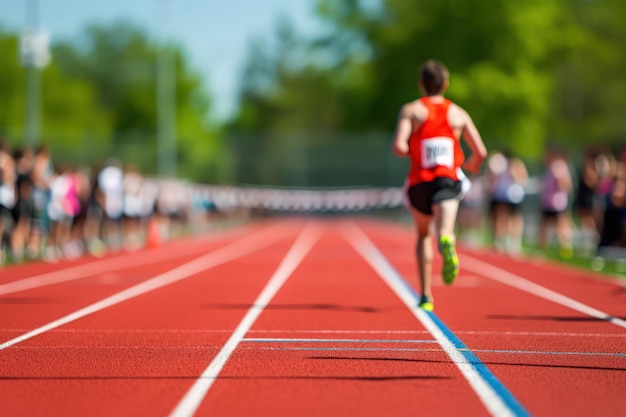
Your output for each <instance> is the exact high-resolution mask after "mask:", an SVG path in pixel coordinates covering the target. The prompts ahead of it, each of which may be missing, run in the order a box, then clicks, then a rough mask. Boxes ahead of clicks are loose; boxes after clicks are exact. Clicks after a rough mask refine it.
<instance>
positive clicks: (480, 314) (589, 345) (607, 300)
mask: <svg viewBox="0 0 626 417" xmlns="http://www.w3.org/2000/svg"><path fill="white" fill-rule="evenodd" d="M413 246H414V237H413V235H412V232H411V230H410V229H408V228H406V227H402V226H399V225H396V224H394V223H387V222H384V223H383V222H379V221H375V220H363V219H359V220H354V221H352V220H349V219H344V220H335V221H327V220H306V219H303V220H294V219H290V220H279V221H273V222H265V223H259V224H256V225H253V226H248V227H245V228H239V229H236V230H232V231H230V232H226V233H224V234H222V235H217V236H203V237H200V238H193V239H188V240H185V241H180V242H176V243H170V244H167V245H164V246H162V247H159V248H155V249H150V250H145V251H141V252H137V253H133V254H118V255H116V256H112V257H108V258H105V259H92V258H85V259H81V260H79V261H75V262H72V263H69V262H68V263H58V264H52V265H51V264H43V263H41V264H29V265H24V266H19V267H11V268H7V269H5V270H2V271H1V272H0V335H1V336H0V337H1V339H0V404H1V405H2V413H1V414H2V415H3V416H66V417H77V416H84V415H90V416H93V417H95V416H191V415H196V416H205V415H206V416H209V415H210V416H294V415H298V416H333V415H341V416H344V415H350V416H352V415H358V416H384V415H393V416H404V415H407V416H409V415H412V416H414V415H434V414H437V415H440V416H444V417H445V416H456V415H469V416H483V415H526V414H530V415H536V416H553V415H569V416H586V415H603V416H612V415H614V416H617V415H622V414H623V410H624V409H626V397H625V396H624V395H623V392H624V391H625V389H626V322H624V319H625V318H626V303H625V302H624V301H625V300H626V289H625V288H624V287H623V286H620V285H618V284H616V283H614V282H610V281H608V280H606V279H604V278H601V277H600V276H598V275H595V274H592V273H589V272H586V271H582V270H578V269H571V268H566V267H563V266H560V265H555V264H550V263H544V262H539V261H537V260H532V259H517V260H512V259H509V258H505V257H502V256H499V255H494V254H491V253H479V252H472V251H467V250H463V249H461V250H460V257H461V267H462V271H461V274H460V276H459V278H458V280H457V282H456V283H455V285H454V286H452V287H443V286H441V285H440V284H439V282H440V278H439V277H436V279H435V281H436V287H435V298H436V309H435V315H430V314H428V313H425V312H423V311H421V310H419V309H417V308H415V300H414V297H415V295H414V292H412V291H411V290H409V289H408V288H407V286H406V284H404V283H403V281H402V280H405V281H406V282H408V283H409V285H411V286H414V285H415V283H416V282H417V279H416V273H415V260H414V257H413ZM437 262H438V261H437ZM437 269H438V265H437V264H436V265H435V270H437ZM457 338H458V339H460V341H455V340H456V339H457ZM451 341H452V342H451ZM461 341H462V342H461ZM461 343H462V344H461ZM494 381H495V382H494Z"/></svg>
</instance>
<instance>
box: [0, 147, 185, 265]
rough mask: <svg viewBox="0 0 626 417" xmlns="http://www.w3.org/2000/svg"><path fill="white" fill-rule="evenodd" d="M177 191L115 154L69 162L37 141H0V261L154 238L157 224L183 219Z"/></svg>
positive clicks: (159, 230) (97, 251) (70, 254)
mask: <svg viewBox="0 0 626 417" xmlns="http://www.w3.org/2000/svg"><path fill="white" fill-rule="evenodd" d="M164 187H165V188H166V192H163V188H164ZM167 187H169V189H167ZM179 191H180V190H179V189H178V188H177V187H176V185H175V184H170V185H168V184H167V183H159V182H156V181H151V180H148V179H146V178H144V176H143V175H142V174H141V172H140V170H139V169H138V168H137V167H136V166H133V165H126V166H123V165H122V163H121V162H120V161H118V160H113V159H112V160H109V161H107V162H106V163H104V164H102V166H99V167H86V166H79V167H72V166H69V165H64V164H55V163H53V161H52V157H51V154H50V152H49V150H48V149H47V148H46V147H45V146H39V147H38V148H36V149H30V148H17V149H14V150H10V149H9V148H8V146H7V145H6V143H4V142H0V236H1V237H2V248H1V249H2V250H1V251H0V264H2V263H6V262H7V261H11V262H14V263H19V262H22V261H24V260H25V259H38V258H43V259H45V260H47V261H55V260H58V259H61V258H65V259H72V258H77V257H79V256H81V255H83V254H85V253H90V254H93V255H102V254H104V253H106V252H107V251H116V250H120V249H125V250H134V249H138V248H140V247H143V246H145V245H146V244H149V243H150V242H151V239H152V241H154V242H156V241H157V240H158V239H161V238H162V237H163V227H162V225H163V223H165V222H170V221H182V220H184V219H183V217H184V215H185V212H186V211H185V209H186V207H185V206H184V205H185V204H187V203H188V199H187V198H181V196H180V195H179ZM157 219H158V222H157V221H156V220H157Z"/></svg>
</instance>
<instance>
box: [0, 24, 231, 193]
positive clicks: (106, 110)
mask: <svg viewBox="0 0 626 417" xmlns="http://www.w3.org/2000/svg"><path fill="white" fill-rule="evenodd" d="M159 48H166V49H167V50H166V53H169V54H172V55H173V56H174V71H173V73H174V74H175V80H174V85H175V97H176V98H175V101H176V127H175V132H176V140H177V160H178V161H177V162H178V164H177V165H178V167H179V172H178V174H179V175H180V176H184V177H186V178H191V179H195V180H203V181H215V180H219V179H221V178H223V177H224V176H226V175H227V174H228V169H229V161H228V158H226V157H225V156H224V149H223V147H222V145H221V134H220V131H219V129H218V127H217V124H216V123H215V122H214V121H212V120H211V119H210V118H209V114H210V110H211V106H210V104H211V102H210V99H209V97H208V96H207V95H206V93H205V92H204V91H205V89H204V86H203V83H202V78H201V76H200V75H199V74H197V73H195V72H194V71H193V70H192V69H191V68H190V67H189V64H188V59H187V58H186V57H185V55H184V54H183V52H182V51H181V49H180V48H179V47H177V46H175V45H163V46H159V45H157V44H155V43H154V42H153V41H151V40H150V38H149V37H148V35H147V34H146V33H145V32H144V31H143V30H142V29H141V28H139V27H137V26H135V25H133V24H132V23H128V22H117V23H113V24H110V25H92V26H89V27H87V28H86V29H85V31H84V33H83V34H82V35H81V36H79V37H78V38H77V39H72V40H69V41H65V42H60V43H56V44H55V45H53V47H52V57H53V61H52V63H51V65H49V66H48V67H47V68H46V69H44V70H43V71H42V73H41V131H42V137H41V141H42V142H45V143H47V144H48V145H49V146H50V147H51V148H52V150H53V153H54V155H55V159H57V160H61V161H62V162H71V163H85V164H89V163H97V162H101V161H102V160H103V159H105V158H107V157H111V156H115V157H118V158H120V159H121V160H122V161H123V162H127V163H134V164H137V165H139V166H140V167H142V168H143V169H144V170H145V171H146V172H148V173H150V174H154V173H156V155H157V146H156V132H157V96H156V83H157V82H156V61H157V55H158V53H159ZM0 51H1V52H2V54H3V56H5V57H6V60H3V65H2V66H0V94H2V97H3V100H1V101H0V133H4V134H5V135H6V136H8V137H9V138H11V140H12V142H13V143H14V144H16V145H17V144H20V143H22V142H23V140H24V139H23V136H24V127H23V125H24V117H25V116H24V112H25V108H26V99H25V94H26V71H25V69H24V68H23V67H21V65H20V63H19V62H18V51H17V37H16V36H15V35H13V34H8V33H1V32H0Z"/></svg>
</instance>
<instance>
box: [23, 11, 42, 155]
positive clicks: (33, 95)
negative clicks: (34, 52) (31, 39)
mask: <svg viewBox="0 0 626 417" xmlns="http://www.w3.org/2000/svg"><path fill="white" fill-rule="evenodd" d="M26 26H27V27H26V30H27V31H32V33H37V31H38V30H39V0H28V1H27V2H26ZM26 72H27V78H26V127H25V131H24V139H25V144H26V146H33V145H35V144H36V143H37V142H38V141H39V135H40V133H41V132H40V106H41V103H40V101H41V97H40V92H41V82H40V73H39V68H38V67H37V65H35V63H34V62H32V63H30V65H28V66H27V67H26Z"/></svg>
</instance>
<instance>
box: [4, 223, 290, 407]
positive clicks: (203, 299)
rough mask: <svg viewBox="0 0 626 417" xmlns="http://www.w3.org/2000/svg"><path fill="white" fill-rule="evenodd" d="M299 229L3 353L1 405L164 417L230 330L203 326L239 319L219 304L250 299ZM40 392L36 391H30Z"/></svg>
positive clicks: (230, 323) (227, 324) (228, 323)
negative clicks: (211, 330)
mask: <svg viewBox="0 0 626 417" xmlns="http://www.w3.org/2000/svg"><path fill="white" fill-rule="evenodd" d="M293 227H294V226H293V225H291V226H288V227H287V229H285V230H286V231H287V233H286V234H284V235H283V236H282V238H280V239H277V242H276V243H275V244H273V245H269V246H268V247H267V248H265V249H260V250H259V251H257V252H251V253H249V254H247V255H246V256H243V257H242V258H241V259H236V260H233V261H231V262H227V263H224V264H222V265H218V266H215V267H214V268H213V269H211V270H210V271H207V272H200V273H198V274H196V275H195V276H192V277H189V278H188V279H185V280H184V281H179V282H177V283H176V284H175V285H170V286H168V287H164V288H160V289H156V290H154V291H152V292H149V293H146V294H143V295H142V296H141V297H137V298H133V299H129V300H127V301H125V302H123V303H120V304H117V305H114V306H111V307H109V308H107V309H104V310H102V311H99V312H97V313H95V314H92V315H89V316H85V317H83V318H82V319H80V320H77V321H74V322H71V323H68V324H66V325H65V326H63V327H61V328H58V331H54V330H52V331H49V332H46V333H44V334H42V335H39V336H38V337H37V338H33V339H31V340H28V341H25V342H23V343H21V344H18V345H16V346H13V347H11V348H9V349H5V350H4V351H0V362H1V363H2V367H1V368H0V369H2V371H0V372H2V375H1V376H0V385H3V389H2V390H0V392H1V394H0V402H2V403H3V405H6V406H5V407H4V410H5V411H6V412H7V413H8V415H27V416H37V415H42V416H43V415H49V412H50V410H51V409H53V410H55V413H57V415H64V416H78V415H86V414H89V415H167V413H168V412H169V411H170V410H171V409H172V408H173V407H174V405H175V404H176V402H177V401H178V400H179V399H180V398H181V397H182V395H183V394H184V392H185V390H186V389H187V387H188V386H189V385H190V384H192V383H193V381H194V380H195V379H196V378H197V375H199V374H200V373H201V370H202V368H203V367H204V366H206V365H205V364H206V361H207V360H208V359H207V358H209V357H212V356H214V355H215V354H217V352H218V351H219V349H220V348H221V346H222V345H223V343H224V342H225V340H226V339H227V337H228V334H227V333H223V332H220V333H207V332H206V331H205V330H206V329H212V328H218V329H228V328H229V327H234V326H235V325H236V323H237V322H238V320H239V319H240V317H241V312H240V311H238V310H236V309H233V310H230V311H229V310H228V309H226V310H224V309H223V308H222V306H223V305H224V303H226V304H233V305H237V304H246V303H250V302H251V300H253V299H254V298H253V296H254V295H256V292H255V291H257V288H258V287H259V286H262V285H263V284H264V282H265V281H266V280H267V276H268V275H269V274H270V272H268V271H271V270H272V268H275V266H276V265H275V261H274V259H276V258H277V257H278V256H280V254H281V253H284V252H285V251H286V249H285V246H286V245H288V244H290V240H292V239H293V236H292V233H291V231H290V230H291V229H293ZM275 233H276V230H274V231H273V232H272V234H275ZM50 288H52V287H50ZM216 312H219V314H216ZM181 324H182V325H184V326H185V327H184V328H181ZM97 329H107V331H106V332H102V333H100V332H98V331H97ZM116 329H117V331H115V330H116ZM69 330H73V331H69ZM132 330H137V332H133V331H132ZM194 330H197V331H194ZM24 365H26V366H24ZM34 391H37V392H38V394H37V396H36V397H32V396H31V397H29V396H28V395H29V394H32V393H33V392H34ZM29 398H38V401H37V402H32V401H29Z"/></svg>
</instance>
